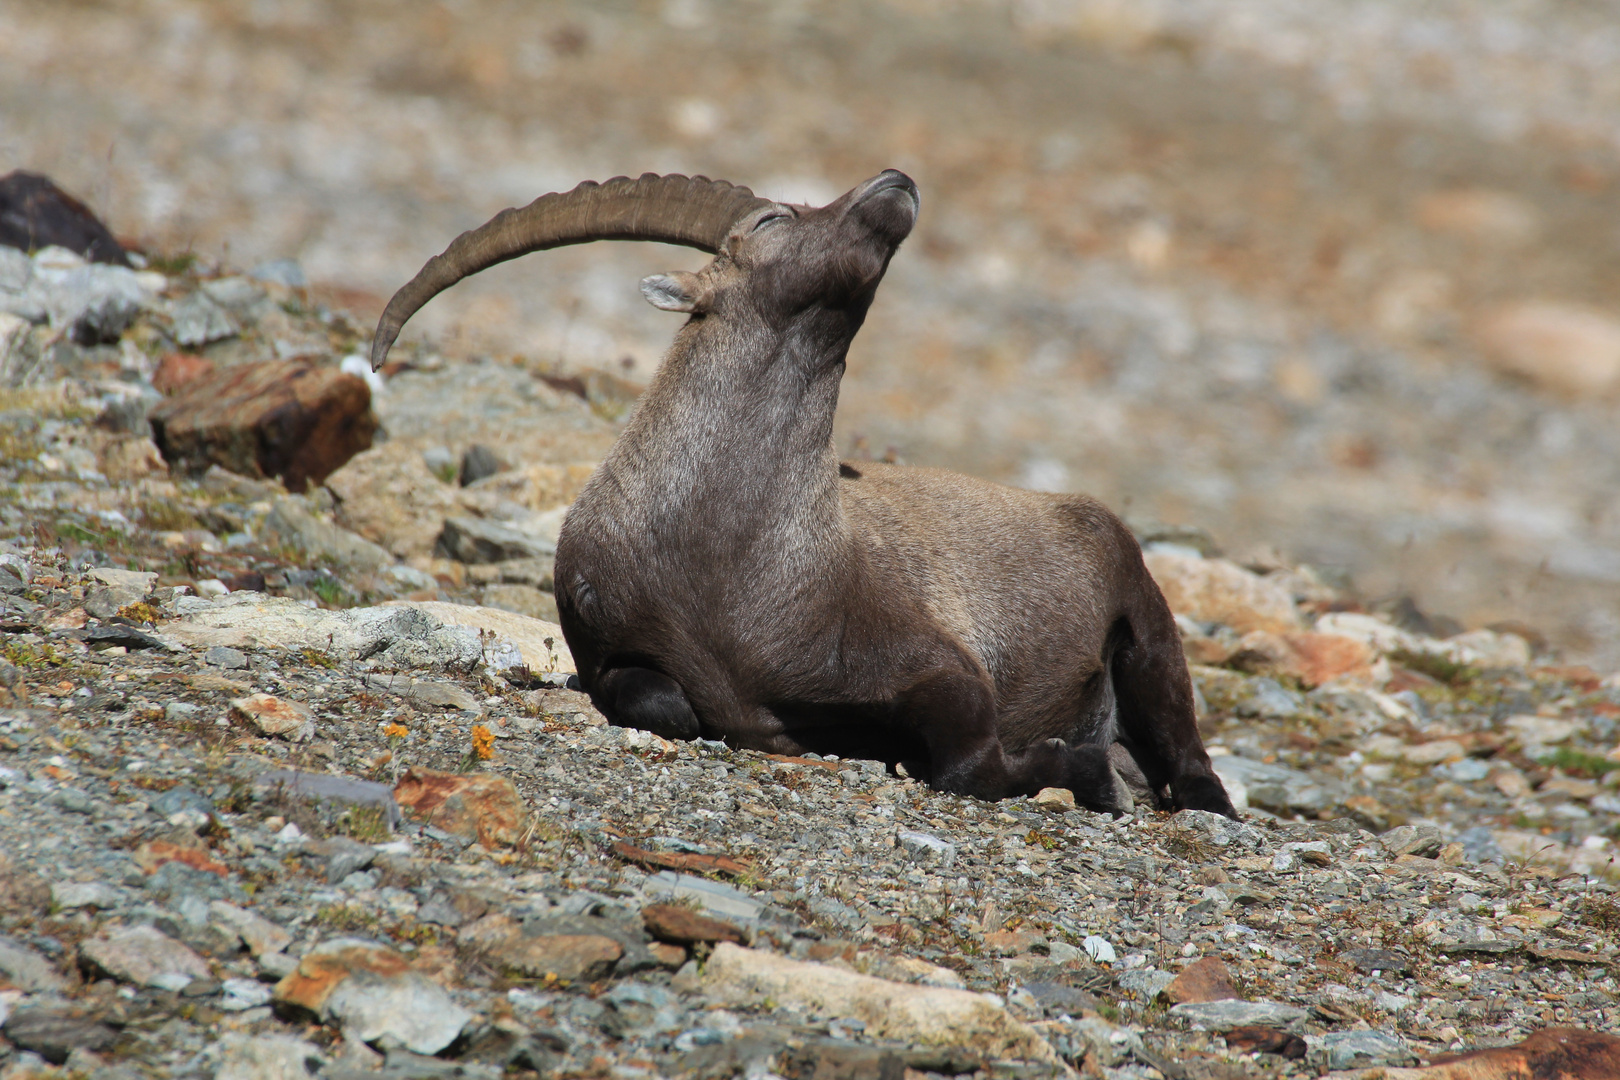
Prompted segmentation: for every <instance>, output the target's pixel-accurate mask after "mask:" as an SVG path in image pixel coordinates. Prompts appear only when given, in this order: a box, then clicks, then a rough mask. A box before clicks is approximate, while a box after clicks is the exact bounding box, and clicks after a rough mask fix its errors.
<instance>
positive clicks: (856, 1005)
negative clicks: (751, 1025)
mask: <svg viewBox="0 0 1620 1080" xmlns="http://www.w3.org/2000/svg"><path fill="white" fill-rule="evenodd" d="M701 988H702V990H703V991H704V993H705V994H707V995H708V997H709V998H710V999H711V1000H713V1001H716V1002H719V1003H722V1004H727V1005H733V1006H739V1007H749V1008H753V1007H757V1006H758V1004H759V1002H760V1001H762V1000H765V999H769V1000H771V1001H774V1002H775V1003H776V1006H777V1007H778V1008H783V1007H786V1008H789V1009H802V1010H804V1011H805V1012H807V1013H812V1014H815V1015H818V1016H824V1017H840V1018H847V1019H854V1020H860V1021H862V1022H863V1023H864V1024H865V1025H866V1028H865V1035H866V1036H867V1037H869V1038H872V1039H879V1040H893V1041H895V1042H902V1043H909V1044H919V1045H923V1046H939V1047H963V1048H966V1049H969V1050H971V1051H973V1052H975V1053H979V1054H983V1055H984V1056H986V1057H989V1058H1012V1059H1015V1060H1026V1061H1030V1060H1033V1061H1041V1062H1051V1063H1054V1064H1055V1063H1056V1062H1057V1057H1056V1054H1054V1052H1053V1050H1052V1047H1051V1046H1050V1045H1049V1044H1048V1043H1047V1042H1046V1040H1045V1039H1043V1038H1041V1036H1040V1034H1039V1033H1038V1032H1036V1031H1035V1029H1033V1028H1031V1027H1030V1026H1029V1025H1027V1024H1024V1023H1022V1022H1020V1021H1018V1020H1015V1019H1013V1017H1012V1016H1011V1015H1009V1014H1008V1012H1007V1010H1006V1009H1005V1008H1003V1007H1002V1005H1001V1004H1000V1002H999V1001H998V1000H997V999H996V998H993V997H991V996H990V995H988V994H976V993H972V992H970V991H966V990H950V989H945V988H943V987H934V986H917V985H914V984H909V983H897V982H890V981H889V980H887V979H876V978H873V977H871V976H869V975H857V974H855V973H854V972H852V971H845V970H843V969H841V968H835V967H828V966H826V965H824V964H814V963H809V962H806V961H802V960H790V959H788V958H787V957H785V956H778V955H776V954H774V953H768V952H760V951H756V950H754V949H745V948H743V947H741V946H739V945H733V944H731V943H729V942H721V943H720V944H719V945H716V946H715V949H714V952H713V954H712V955H711V956H710V957H709V961H708V963H707V964H706V965H704V968H703V975H702V981H701Z"/></svg>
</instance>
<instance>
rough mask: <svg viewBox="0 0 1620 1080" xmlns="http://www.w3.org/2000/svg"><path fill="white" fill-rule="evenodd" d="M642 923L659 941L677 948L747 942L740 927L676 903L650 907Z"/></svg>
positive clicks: (643, 914) (742, 943) (646, 909)
mask: <svg viewBox="0 0 1620 1080" xmlns="http://www.w3.org/2000/svg"><path fill="white" fill-rule="evenodd" d="M641 921H642V922H643V923H645V924H646V926H647V933H649V934H651V935H652V936H653V937H655V938H657V939H658V940H659V941H668V942H672V943H674V944H677V945H691V944H693V943H694V942H699V941H705V942H716V941H731V942H735V943H737V944H738V945H746V944H747V943H748V942H747V936H748V935H747V934H745V933H744V932H743V930H742V928H741V927H740V926H737V925H736V924H734V923H729V922H724V921H722V920H720V919H711V918H709V917H708V916H707V915H699V914H698V913H697V912H695V911H693V910H692V909H691V908H684V907H678V906H676V905H675V904H649V905H647V906H646V907H644V908H642V909H641Z"/></svg>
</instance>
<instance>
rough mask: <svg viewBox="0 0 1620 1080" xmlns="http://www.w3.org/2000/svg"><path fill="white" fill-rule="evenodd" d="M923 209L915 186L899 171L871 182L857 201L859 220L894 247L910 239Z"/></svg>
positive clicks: (888, 170) (909, 178)
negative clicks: (920, 210)
mask: <svg viewBox="0 0 1620 1080" xmlns="http://www.w3.org/2000/svg"><path fill="white" fill-rule="evenodd" d="M921 206H922V200H921V199H920V198H919V197H918V195H917V185H916V183H915V182H913V181H912V179H911V177H909V176H907V175H906V174H905V173H903V172H900V171H899V170H898V169H885V170H883V171H882V172H881V173H879V174H878V175H877V176H874V177H873V178H872V179H871V180H868V181H867V182H866V185H865V187H864V188H863V189H862V190H861V192H860V194H859V195H858V196H857V197H856V199H855V212H856V214H858V215H859V216H860V219H861V220H862V221H864V222H866V224H868V225H869V226H871V228H872V229H873V230H874V231H876V232H877V233H879V234H880V235H882V236H883V237H885V238H887V239H888V240H889V242H890V243H894V244H898V243H900V241H902V240H904V239H905V238H906V237H907V236H908V235H910V233H911V228H912V226H913V225H915V224H916V223H917V211H918V210H919V209H920V208H921Z"/></svg>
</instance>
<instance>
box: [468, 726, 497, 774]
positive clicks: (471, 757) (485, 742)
mask: <svg viewBox="0 0 1620 1080" xmlns="http://www.w3.org/2000/svg"><path fill="white" fill-rule="evenodd" d="M494 756H495V733H494V732H493V731H491V730H489V728H487V727H485V726H484V725H483V724H474V725H473V729H472V750H471V751H469V752H468V754H467V758H466V760H465V761H464V762H463V763H462V768H463V769H464V770H465V769H473V768H477V766H478V763H479V762H481V761H489V760H490V759H491V758H493V757H494Z"/></svg>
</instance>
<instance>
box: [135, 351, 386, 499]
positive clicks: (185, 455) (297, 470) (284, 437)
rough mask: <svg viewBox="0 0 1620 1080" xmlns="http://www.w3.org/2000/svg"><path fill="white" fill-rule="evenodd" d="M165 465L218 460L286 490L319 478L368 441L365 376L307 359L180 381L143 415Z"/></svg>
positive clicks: (370, 424) (371, 419) (194, 465)
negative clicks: (283, 485) (169, 394)
mask: <svg viewBox="0 0 1620 1080" xmlns="http://www.w3.org/2000/svg"><path fill="white" fill-rule="evenodd" d="M147 419H148V422H149V423H150V424H151V425H152V441H153V442H155V443H157V445H158V449H159V450H160V451H162V453H163V458H164V460H165V461H167V462H168V463H169V465H170V467H171V468H178V469H184V470H186V471H188V472H193V473H202V472H204V471H206V470H207V468H208V467H209V466H210V465H219V466H221V467H223V468H226V469H229V470H230V471H232V472H234V473H239V474H241V475H243V476H249V477H255V478H260V477H270V476H276V477H280V478H281V479H282V480H283V482H285V483H286V485H287V488H288V489H289V490H291V491H302V490H303V489H304V488H305V486H306V485H308V484H311V483H316V484H318V483H320V482H321V481H323V480H325V479H326V478H327V477H328V476H329V475H331V473H332V472H334V471H335V470H336V469H337V468H338V467H339V466H341V465H342V464H343V463H344V462H346V461H348V460H349V459H350V458H351V457H353V456H354V455H355V454H357V453H359V452H360V451H362V450H364V449H366V448H367V447H368V446H370V445H371V439H372V436H373V435H374V434H375V433H376V431H377V418H376V416H374V415H373V414H372V411H371V388H370V387H369V386H368V385H367V384H366V381H365V380H364V379H361V378H358V377H356V376H354V375H349V374H346V373H344V372H342V371H339V370H337V369H336V368H324V367H317V366H316V365H314V364H311V363H309V362H308V361H305V360H276V361H263V362H259V363H252V364H242V365H238V366H236V367H229V368H225V369H223V370H221V371H217V372H215V373H213V374H212V375H205V376H202V377H200V378H197V379H194V380H193V381H191V382H189V383H187V384H186V385H184V386H183V387H182V388H181V389H180V390H179V391H178V392H177V393H176V394H175V395H174V396H173V397H171V398H169V399H167V400H166V401H164V402H162V403H161V404H159V405H158V406H157V407H156V408H155V409H153V410H152V412H151V414H150V415H149V416H148V417H147Z"/></svg>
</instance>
